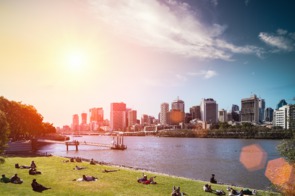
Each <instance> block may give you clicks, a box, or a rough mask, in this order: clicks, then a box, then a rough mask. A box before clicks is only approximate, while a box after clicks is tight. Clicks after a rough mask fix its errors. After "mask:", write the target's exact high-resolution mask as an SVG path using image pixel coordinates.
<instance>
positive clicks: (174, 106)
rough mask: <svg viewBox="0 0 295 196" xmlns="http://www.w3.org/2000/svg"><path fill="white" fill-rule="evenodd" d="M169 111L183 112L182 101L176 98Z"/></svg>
mask: <svg viewBox="0 0 295 196" xmlns="http://www.w3.org/2000/svg"><path fill="white" fill-rule="evenodd" d="M171 109H172V110H180V111H181V112H184V101H182V100H180V99H179V98H178V97H177V99H176V100H174V101H173V102H172V104H171Z"/></svg>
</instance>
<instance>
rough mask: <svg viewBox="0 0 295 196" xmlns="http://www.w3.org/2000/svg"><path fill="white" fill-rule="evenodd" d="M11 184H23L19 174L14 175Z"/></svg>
mask: <svg viewBox="0 0 295 196" xmlns="http://www.w3.org/2000/svg"><path fill="white" fill-rule="evenodd" d="M10 182H11V183H13V184H21V183H23V181H22V179H20V178H19V177H18V176H17V174H14V176H12V177H11V178H10Z"/></svg>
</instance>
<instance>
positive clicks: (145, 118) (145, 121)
mask: <svg viewBox="0 0 295 196" xmlns="http://www.w3.org/2000/svg"><path fill="white" fill-rule="evenodd" d="M141 125H143V126H145V125H149V116H148V115H147V114H143V115H142V116H141Z"/></svg>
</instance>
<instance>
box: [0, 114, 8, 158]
mask: <svg viewBox="0 0 295 196" xmlns="http://www.w3.org/2000/svg"><path fill="white" fill-rule="evenodd" d="M8 135H9V125H8V122H7V119H6V115H5V113H4V112H2V111H1V110H0V153H2V152H3V150H4V147H5V145H6V143H7V141H8Z"/></svg>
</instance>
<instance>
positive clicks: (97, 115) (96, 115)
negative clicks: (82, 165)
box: [89, 108, 103, 123]
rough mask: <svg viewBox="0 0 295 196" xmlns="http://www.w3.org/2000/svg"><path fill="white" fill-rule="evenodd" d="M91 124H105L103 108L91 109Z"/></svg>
mask: <svg viewBox="0 0 295 196" xmlns="http://www.w3.org/2000/svg"><path fill="white" fill-rule="evenodd" d="M89 113H90V122H96V123H102V122H103V108H90V109H89Z"/></svg>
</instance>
